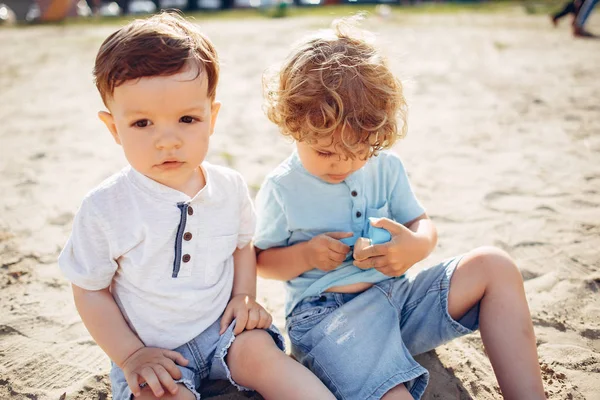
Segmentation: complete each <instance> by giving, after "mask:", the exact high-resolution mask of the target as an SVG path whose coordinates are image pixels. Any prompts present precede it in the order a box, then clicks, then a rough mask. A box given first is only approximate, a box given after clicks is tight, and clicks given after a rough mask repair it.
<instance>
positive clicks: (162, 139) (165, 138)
mask: <svg viewBox="0 0 600 400" xmlns="http://www.w3.org/2000/svg"><path fill="white" fill-rule="evenodd" d="M181 143H182V142H181V138H180V137H179V135H178V134H177V132H176V131H174V130H165V131H162V132H161V133H160V135H159V137H158V138H157V140H156V147H157V148H158V149H170V148H179V147H181Z"/></svg>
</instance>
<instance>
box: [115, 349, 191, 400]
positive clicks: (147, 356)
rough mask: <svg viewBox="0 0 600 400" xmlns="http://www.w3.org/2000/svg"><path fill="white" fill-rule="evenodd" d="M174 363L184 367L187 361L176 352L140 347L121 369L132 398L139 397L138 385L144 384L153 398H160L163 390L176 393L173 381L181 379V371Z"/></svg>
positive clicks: (163, 392) (175, 385) (176, 388)
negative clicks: (152, 394) (150, 391)
mask: <svg viewBox="0 0 600 400" xmlns="http://www.w3.org/2000/svg"><path fill="white" fill-rule="evenodd" d="M175 363H177V364H179V365H181V366H186V365H187V364H188V360H186V359H185V357H184V356H183V355H181V354H180V353H178V352H176V351H172V350H165V349H159V348H156V347H142V348H141V349H139V350H137V351H136V352H135V353H133V354H132V355H130V356H129V357H128V358H127V359H126V360H125V362H124V363H123V366H122V369H123V373H124V374H125V379H126V380H127V384H128V385H129V388H130V389H131V392H132V393H133V395H134V396H136V397H137V396H139V395H140V393H141V389H140V384H141V383H144V382H145V383H146V384H147V385H148V386H149V387H150V389H151V390H152V393H154V396H156V397H162V396H163V395H164V394H165V391H164V389H167V390H168V391H169V392H170V393H171V394H173V395H174V394H175V393H177V390H178V387H177V384H176V383H175V380H177V379H181V371H180V370H179V368H177V365H175ZM163 388H164V389H163Z"/></svg>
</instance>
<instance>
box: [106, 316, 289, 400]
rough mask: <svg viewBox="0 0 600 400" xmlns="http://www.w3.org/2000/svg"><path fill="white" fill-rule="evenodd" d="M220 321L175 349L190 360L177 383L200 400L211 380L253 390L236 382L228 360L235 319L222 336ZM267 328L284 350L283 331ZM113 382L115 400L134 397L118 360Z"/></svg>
mask: <svg viewBox="0 0 600 400" xmlns="http://www.w3.org/2000/svg"><path fill="white" fill-rule="evenodd" d="M220 322H221V319H220V318H219V319H218V320H217V321H215V323H214V324H212V325H211V326H210V327H209V328H208V329H206V330H205V331H204V332H202V333H201V334H200V335H198V336H197V337H196V338H194V339H192V340H190V341H189V342H187V343H186V344H184V345H182V346H179V347H178V348H176V349H175V351H177V352H178V353H181V354H182V355H183V356H184V357H185V358H186V359H187V360H188V361H189V363H188V365H187V366H185V367H182V366H180V365H178V366H177V367H178V368H179V370H180V371H181V379H179V380H177V381H175V382H177V383H182V384H183V385H185V387H186V388H188V389H189V390H190V391H191V392H192V393H193V394H194V396H196V400H199V399H200V390H201V387H202V384H203V382H206V380H207V379H210V380H216V379H228V380H229V381H230V382H231V383H232V384H233V385H234V386H235V387H236V388H237V389H238V390H251V389H249V388H246V387H243V386H240V385H238V384H237V383H235V382H234V381H233V379H232V378H231V372H230V371H229V368H228V367H227V364H226V363H225V357H226V356H227V350H228V349H229V346H231V344H232V343H233V341H234V340H235V335H234V334H233V328H234V327H235V321H234V322H232V323H231V325H229V328H227V331H225V333H223V334H222V335H219V329H220V325H219V324H220ZM266 331H267V332H268V333H269V334H270V335H271V337H272V338H273V340H274V341H275V343H276V344H277V347H279V348H280V349H281V350H282V351H284V350H285V344H284V343H285V342H284V339H283V336H282V335H281V333H280V332H279V330H278V329H277V328H276V327H275V326H274V325H271V327H270V328H269V329H267V330H266ZM110 382H111V385H112V396H113V400H130V399H133V398H134V397H133V395H132V393H131V390H130V389H129V386H128V385H127V381H126V380H125V375H124V374H123V370H121V368H119V367H117V365H116V364H114V363H112V369H111V371H110Z"/></svg>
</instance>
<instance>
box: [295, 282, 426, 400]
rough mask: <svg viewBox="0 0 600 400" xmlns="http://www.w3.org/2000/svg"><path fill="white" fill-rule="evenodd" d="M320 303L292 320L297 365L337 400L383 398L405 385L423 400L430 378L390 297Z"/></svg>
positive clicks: (326, 298)
mask: <svg viewBox="0 0 600 400" xmlns="http://www.w3.org/2000/svg"><path fill="white" fill-rule="evenodd" d="M320 298H321V300H315V304H314V305H315V307H312V308H311V307H305V306H306V304H302V307H300V311H299V312H298V313H294V312H293V313H292V315H291V316H290V317H289V318H288V321H287V328H288V333H289V336H290V340H291V342H292V354H293V355H294V356H295V357H296V359H297V360H298V361H300V362H301V363H302V364H304V365H305V366H307V367H308V368H309V369H310V370H311V371H313V373H315V375H317V377H319V379H321V380H322V381H323V383H325V385H326V386H327V387H328V388H329V390H331V391H332V393H333V394H334V395H335V396H336V397H337V398H343V399H356V400H364V399H371V398H381V397H382V396H383V395H384V394H385V393H386V392H388V391H389V390H390V389H392V388H393V387H395V386H397V385H399V384H402V383H406V384H407V387H408V388H409V390H410V391H411V394H413V396H414V397H416V398H419V397H420V395H421V394H422V392H423V391H424V389H425V387H426V385H427V381H428V373H427V371H426V370H425V369H424V368H423V367H421V366H420V365H419V364H418V363H417V362H416V361H415V360H414V359H413V358H412V356H411V355H410V354H409V352H408V349H407V348H406V347H405V346H404V344H403V342H402V337H401V335H400V329H399V326H400V323H399V318H398V313H397V311H396V309H395V308H394V307H392V305H391V304H390V302H389V301H388V299H387V297H386V296H385V294H384V293H383V292H382V291H381V290H379V289H378V288H375V287H374V288H372V289H370V290H367V291H366V292H364V293H362V294H360V295H359V296H356V297H355V298H353V299H352V300H350V301H349V302H346V303H344V304H343V305H342V304H339V305H338V306H337V307H335V306H333V303H335V299H336V298H338V299H339V298H340V295H339V294H334V293H324V294H323V296H320Z"/></svg>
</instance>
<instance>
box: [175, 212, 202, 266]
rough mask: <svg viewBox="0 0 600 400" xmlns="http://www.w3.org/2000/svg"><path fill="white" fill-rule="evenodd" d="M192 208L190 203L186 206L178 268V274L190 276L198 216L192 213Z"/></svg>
mask: <svg viewBox="0 0 600 400" xmlns="http://www.w3.org/2000/svg"><path fill="white" fill-rule="evenodd" d="M194 212H195V211H194V208H193V207H192V205H191V204H190V205H188V208H187V220H186V224H185V233H184V234H183V237H182V239H183V240H182V241H181V264H180V269H179V271H180V272H179V276H191V275H192V267H193V265H194V255H195V252H194V242H195V240H194V236H195V235H194V233H195V227H196V226H197V224H196V221H198V217H197V215H196V214H194Z"/></svg>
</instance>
